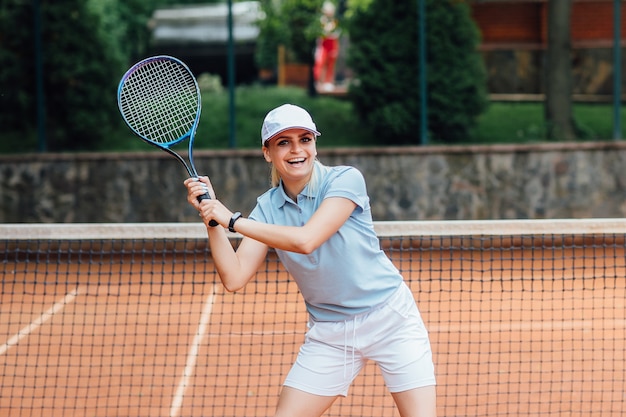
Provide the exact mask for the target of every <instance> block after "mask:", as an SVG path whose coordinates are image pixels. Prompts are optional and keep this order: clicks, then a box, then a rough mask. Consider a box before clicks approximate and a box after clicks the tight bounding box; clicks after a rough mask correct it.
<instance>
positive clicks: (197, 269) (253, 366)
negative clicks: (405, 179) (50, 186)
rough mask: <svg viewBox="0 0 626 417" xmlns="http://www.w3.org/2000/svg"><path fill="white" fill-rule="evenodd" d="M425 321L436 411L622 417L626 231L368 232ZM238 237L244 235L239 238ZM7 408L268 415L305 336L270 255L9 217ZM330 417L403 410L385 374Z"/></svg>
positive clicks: (195, 234)
mask: <svg viewBox="0 0 626 417" xmlns="http://www.w3.org/2000/svg"><path fill="white" fill-rule="evenodd" d="M376 230H377V232H378V234H379V237H380V242H381V245H382V247H383V248H384V249H385V251H386V252H387V253H388V254H389V256H390V257H391V259H392V261H393V262H394V263H395V264H396V266H397V267H398V268H399V269H400V271H401V272H402V273H403V275H404V277H405V279H406V281H407V283H408V284H409V286H410V287H411V289H412V291H413V293H414V295H415V298H416V300H417V302H418V305H419V307H420V310H421V312H422V315H423V317H424V321H425V323H426V325H427V327H428V328H429V331H430V335H431V342H432V347H433V353H434V360H435V365H436V368H435V369H436V374H437V380H438V387H437V392H438V399H437V402H438V415H439V416H536V415H539V414H541V415H551V416H588V415H602V416H624V415H626V383H625V379H626V378H625V375H626V314H625V313H626V243H625V241H626V221H625V220H621V219H596V220H534V221H531V220H529V221H521V220H520V221H484V222H478V221H467V222H466V221H454V222H449V221H445V222H381V223H376ZM231 238H232V242H233V245H237V243H238V237H237V235H231ZM0 248H1V256H2V265H1V267H0V274H1V275H2V279H1V284H0V285H1V295H0V297H1V298H0V386H1V387H2V390H1V392H0V414H1V415H7V416H13V417H21V416H61V415H72V416H85V417H87V416H90V417H94V416H107V417H110V416H151V417H154V416H170V417H177V416H233V417H234V416H248V417H249V416H265V415H271V414H272V413H273V410H274V408H275V404H276V400H277V397H278V394H279V392H280V386H281V383H282V379H283V377H284V376H285V375H286V373H287V371H288V370H289V368H290V366H291V364H292V363H293V361H294V359H295V355H296V353H297V350H298V348H299V345H300V343H301V342H302V341H303V335H304V332H305V331H306V318H307V317H306V312H305V310H304V306H303V302H302V300H301V298H300V294H299V293H298V290H297V288H296V286H295V284H294V283H293V282H292V281H291V280H290V279H289V277H288V275H287V274H286V273H285V271H284V269H283V268H282V266H281V265H280V263H279V261H278V260H277V258H276V256H275V254H273V253H270V254H269V255H268V257H267V259H266V262H265V264H264V265H263V267H262V268H261V269H260V270H259V271H258V274H257V277H256V278H255V279H254V280H253V281H252V282H251V283H250V284H249V285H248V286H247V287H246V288H245V289H244V290H242V291H240V292H237V293H228V292H225V291H224V289H223V288H222V286H221V284H220V283H219V278H218V276H217V275H216V272H215V268H214V265H213V263H212V259H211V254H210V251H209V248H208V244H207V240H206V235H205V229H204V227H203V226H202V225H201V224H188V223H183V224H92V225H87V224H63V225H54V224H52V225H51V224H47V225H46V224H38V225H33V224H30V225H29V224H21V225H17V224H13V225H6V224H5V225H0ZM326 415H327V416H361V417H363V416H377V417H380V416H396V415H397V412H396V410H395V408H394V405H393V401H392V398H391V396H390V395H389V394H388V393H387V391H386V388H385V387H384V382H383V380H382V377H381V376H380V374H379V372H378V369H377V368H376V366H375V364H368V365H367V367H366V368H365V369H364V370H363V372H362V373H361V375H359V377H358V378H357V380H356V381H355V383H354V385H353V386H352V387H351V389H350V393H349V395H348V397H346V398H340V399H339V400H338V401H337V402H336V403H335V404H334V405H333V406H332V407H331V409H330V410H329V411H328V412H327V414H326Z"/></svg>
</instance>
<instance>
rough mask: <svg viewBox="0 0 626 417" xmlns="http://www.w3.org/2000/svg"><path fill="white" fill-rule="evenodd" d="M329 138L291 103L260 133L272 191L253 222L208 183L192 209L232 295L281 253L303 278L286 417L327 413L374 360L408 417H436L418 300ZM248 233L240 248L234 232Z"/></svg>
mask: <svg viewBox="0 0 626 417" xmlns="http://www.w3.org/2000/svg"><path fill="white" fill-rule="evenodd" d="M318 136H320V133H319V132H318V131H317V127H316V125H315V123H314V122H313V120H312V118H311V116H310V115H309V113H308V112H307V111H306V110H304V109H302V108H300V107H297V106H294V105H291V104H285V105H283V106H280V107H278V108H276V109H274V110H272V111H270V112H269V113H268V114H267V116H266V117H265V120H264V121H263V126H262V129H261V145H262V150H263V156H264V158H265V160H266V161H267V162H269V163H270V164H271V165H272V187H271V188H270V189H269V190H268V191H267V192H265V193H264V194H263V195H261V196H260V197H258V199H257V204H256V206H255V207H254V209H253V210H252V212H251V213H250V216H249V217H248V218H244V217H242V216H241V214H240V213H239V212H236V213H233V212H232V211H231V210H229V209H228V208H226V207H225V206H224V205H223V204H222V203H221V202H220V201H219V200H215V199H212V200H203V201H202V202H198V200H197V197H198V196H200V195H202V194H204V193H205V192H206V187H208V188H209V193H210V194H211V196H213V197H214V196H215V193H214V191H213V188H212V186H211V183H210V181H209V179H208V178H206V177H201V178H199V179H193V178H190V179H187V180H186V181H185V185H186V186H187V189H188V201H189V203H190V204H191V205H192V206H193V207H195V208H196V209H197V210H198V211H199V213H200V216H201V217H202V220H203V222H204V224H208V223H209V221H210V220H215V221H217V222H218V223H219V224H220V225H221V226H222V227H209V226H207V231H208V236H209V244H210V247H211V252H212V255H213V259H214V262H215V264H216V267H217V272H218V274H219V276H220V279H221V281H222V283H223V285H224V287H225V288H226V289H227V290H228V291H237V290H239V289H241V288H243V287H244V286H245V285H246V284H247V283H248V282H249V281H250V279H252V277H254V276H255V274H256V272H257V270H258V268H259V266H260V265H261V264H262V263H263V262H264V260H265V257H266V254H267V251H268V249H269V248H274V249H275V250H276V252H277V254H278V256H279V258H280V260H281V262H282V263H283V264H284V266H285V268H286V269H287V271H288V272H289V273H290V275H291V276H292V277H293V279H294V280H295V281H296V283H297V285H298V287H299V289H300V291H301V293H302V296H303V298H304V301H305V304H306V308H307V311H308V313H309V321H308V331H307V333H306V335H305V338H304V342H303V344H302V346H301V348H300V351H299V353H298V356H297V359H296V361H295V363H294V365H293V367H292V368H291V370H290V372H289V373H288V374H287V376H286V378H285V381H284V386H283V389H282V391H281V394H280V397H279V400H278V405H277V409H276V413H275V416H277V417H317V416H321V415H322V414H323V413H324V412H325V411H326V410H327V409H328V408H329V407H330V406H331V405H332V403H333V402H334V401H335V399H336V398H337V397H338V396H346V395H347V394H348V389H349V387H350V385H351V384H352V381H353V380H354V378H355V377H356V376H357V375H358V373H359V371H360V370H361V369H362V368H363V366H364V365H365V363H366V362H367V361H368V360H372V361H374V362H376V363H377V364H378V366H379V368H380V371H381V372H382V375H383V377H384V380H385V383H386V385H387V387H388V389H389V391H390V392H391V395H392V396H393V399H394V401H395V404H396V406H397V407H398V410H399V412H400V415H401V416H402V417H433V416H435V415H436V393H435V374H434V366H433V361H432V353H431V347H430V341H429V337H428V332H427V330H426V328H425V326H424V323H423V322H422V319H421V316H420V313H419V310H418V308H417V306H416V303H415V300H414V298H413V295H412V293H411V291H410V289H409V288H408V286H407V285H406V284H405V283H404V280H403V278H402V276H401V275H400V273H399V271H398V270H397V269H396V268H395V267H394V265H393V264H392V262H391V261H390V260H389V258H388V257H387V256H386V254H385V253H384V252H383V251H382V250H381V249H380V246H379V241H378V238H377V236H376V233H375V231H374V227H373V222H372V216H371V212H370V205H369V197H368V195H367V190H366V185H365V181H364V178H363V176H362V174H361V173H360V172H359V171H358V170H357V169H356V168H353V167H349V166H336V167H328V166H324V165H322V164H321V163H320V162H319V161H318V160H317V158H316V155H317V150H316V141H317V138H318ZM225 228H228V229H230V230H231V231H233V232H234V231H236V232H238V233H240V234H241V235H243V238H242V241H241V243H240V245H239V246H238V248H237V250H236V251H235V250H234V249H233V246H232V245H231V244H230V242H229V240H228V237H227V235H226V233H225V232H224V229H225Z"/></svg>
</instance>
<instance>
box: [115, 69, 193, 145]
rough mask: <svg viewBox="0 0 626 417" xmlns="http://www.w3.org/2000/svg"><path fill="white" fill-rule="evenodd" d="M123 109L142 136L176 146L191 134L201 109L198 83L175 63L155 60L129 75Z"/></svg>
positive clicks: (124, 89)
mask: <svg viewBox="0 0 626 417" xmlns="http://www.w3.org/2000/svg"><path fill="white" fill-rule="evenodd" d="M120 109H121V112H122V115H123V116H124V118H125V119H126V121H127V122H128V124H129V125H130V126H131V127H132V128H133V130H135V131H136V132H137V133H138V134H139V135H141V136H143V137H144V138H146V139H148V140H150V141H153V142H155V143H160V144H167V143H175V142H177V141H179V140H181V139H182V138H184V137H185V136H186V135H188V134H189V133H190V131H191V129H192V128H193V126H194V124H195V122H196V116H197V114H198V112H199V110H200V105H199V93H198V88H197V85H196V82H195V80H194V78H193V76H192V75H191V74H190V73H189V71H188V70H187V69H186V68H184V67H183V66H181V65H179V64H178V63H176V62H173V61H169V60H155V61H150V62H147V63H145V64H144V65H142V66H140V67H138V68H137V69H136V70H135V71H134V72H133V73H132V74H130V75H129V76H128V78H127V79H126V81H125V82H124V85H123V87H122V90H121V93H120Z"/></svg>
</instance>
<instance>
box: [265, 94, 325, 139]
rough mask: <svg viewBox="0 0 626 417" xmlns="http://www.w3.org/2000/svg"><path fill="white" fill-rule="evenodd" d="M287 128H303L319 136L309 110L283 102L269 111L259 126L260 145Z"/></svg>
mask: <svg viewBox="0 0 626 417" xmlns="http://www.w3.org/2000/svg"><path fill="white" fill-rule="evenodd" d="M289 129H305V130H308V131H309V132H311V133H313V134H314V135H315V136H320V135H321V133H320V132H318V131H317V127H316V126H315V123H314V122H313V119H312V118H311V115H310V114H309V112H307V111H306V110H304V109H303V108H302V107H298V106H295V105H293V104H283V105H282V106H279V107H276V108H275V109H274V110H272V111H270V112H269V113H268V114H267V116H265V120H263V126H262V127H261V145H265V142H267V141H268V140H269V139H271V138H273V137H274V136H276V135H277V134H279V133H281V132H284V131H285V130H289Z"/></svg>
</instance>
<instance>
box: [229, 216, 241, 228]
mask: <svg viewBox="0 0 626 417" xmlns="http://www.w3.org/2000/svg"><path fill="white" fill-rule="evenodd" d="M240 217H241V213H240V212H235V214H233V217H231V218H230V221H229V222H228V231H230V232H233V233H235V229H234V228H233V227H234V226H235V222H236V221H237V220H239V218H240Z"/></svg>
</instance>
